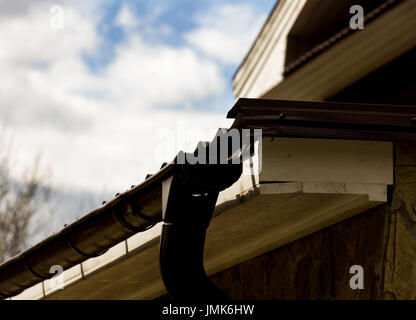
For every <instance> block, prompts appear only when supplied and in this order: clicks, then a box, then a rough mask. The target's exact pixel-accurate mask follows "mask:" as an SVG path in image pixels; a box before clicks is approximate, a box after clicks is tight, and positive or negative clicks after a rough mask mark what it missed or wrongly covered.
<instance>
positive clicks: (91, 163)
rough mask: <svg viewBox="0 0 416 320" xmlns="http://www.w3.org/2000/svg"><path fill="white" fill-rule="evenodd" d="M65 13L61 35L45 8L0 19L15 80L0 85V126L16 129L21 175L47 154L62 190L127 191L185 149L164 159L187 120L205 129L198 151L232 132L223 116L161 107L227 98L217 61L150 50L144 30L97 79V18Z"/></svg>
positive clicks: (186, 52) (176, 50)
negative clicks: (92, 64)
mask: <svg viewBox="0 0 416 320" xmlns="http://www.w3.org/2000/svg"><path fill="white" fill-rule="evenodd" d="M62 6H63V8H64V10H65V27H64V29H62V30H53V29H51V28H50V27H49V18H50V16H49V7H48V6H44V5H43V6H32V7H30V8H29V9H27V10H26V11H24V13H22V12H20V11H18V12H19V14H16V15H11V16H8V17H3V18H2V19H1V21H0V42H1V43H2V44H4V45H3V46H2V50H0V72H1V74H3V75H7V78H5V80H3V82H2V85H1V86H0V114H1V118H0V124H3V125H4V126H6V127H7V128H13V131H14V132H15V139H14V140H15V142H16V145H17V146H18V150H19V153H18V156H19V159H20V160H21V162H20V163H21V165H22V167H23V166H27V165H30V163H31V162H32V159H33V157H34V156H35V155H36V154H37V152H38V151H41V152H42V154H43V158H44V163H47V164H49V166H50V167H51V168H52V184H53V185H54V186H55V187H58V188H69V189H71V188H79V189H86V190H88V191H91V192H101V191H102V189H103V188H104V187H105V186H107V187H108V189H110V191H114V190H120V189H122V188H124V187H128V186H129V185H130V184H137V183H138V182H140V181H141V180H142V179H143V178H144V176H145V174H146V173H147V172H148V171H149V170H153V171H155V170H157V169H158V168H159V166H160V164H161V162H163V161H168V160H171V158H172V157H173V156H174V155H175V153H176V152H177V151H179V148H180V145H179V144H175V146H177V147H178V148H169V149H170V151H169V152H156V151H157V150H156V149H158V151H161V150H160V145H163V141H160V139H159V140H158V137H159V138H160V136H161V135H160V134H159V133H160V132H161V131H163V132H166V130H168V131H169V130H171V132H173V133H172V135H174V134H175V133H174V130H176V129H175V128H176V123H178V122H180V121H182V125H181V126H184V125H185V126H186V131H187V132H188V133H192V132H194V133H195V132H196V131H198V130H199V133H198V132H197V133H195V134H191V138H190V139H191V141H192V144H188V146H187V147H188V151H190V149H192V148H194V147H195V145H196V142H197V141H198V140H200V139H203V138H205V139H211V138H212V136H213V134H214V133H215V130H216V129H217V128H218V127H220V126H224V124H225V123H226V122H225V119H224V117H223V116H220V115H215V114H209V113H205V114H203V113H197V112H192V111H188V112H178V111H173V110H172V111H168V110H166V109H165V110H163V109H161V108H159V107H163V106H165V107H166V106H171V105H193V104H196V103H198V101H201V100H203V99H205V98H207V97H210V96H211V95H217V94H221V93H222V92H223V90H224V88H225V85H226V84H225V81H224V79H223V76H222V74H221V72H220V69H219V67H218V66H217V65H216V64H215V63H214V62H213V61H210V60H209V59H206V58H202V57H200V56H198V54H197V53H196V52H195V51H194V50H193V49H192V48H189V47H186V46H185V47H172V46H168V45H163V44H158V45H155V44H150V43H147V42H146V41H144V40H143V37H142V35H141V33H140V30H136V31H133V30H126V32H127V38H126V39H125V41H124V42H122V43H120V44H119V45H118V47H117V48H116V51H115V57H114V59H113V60H112V61H111V63H110V64H109V65H108V66H106V67H105V68H104V69H103V70H101V71H100V73H99V74H95V73H92V72H91V71H90V70H89V69H88V66H87V65H86V64H85V62H84V60H83V59H82V55H83V54H84V53H90V54H94V53H95V52H97V50H99V48H100V47H99V45H100V43H101V40H102V39H101V38H100V35H99V34H98V33H97V23H98V21H99V16H97V14H98V13H97V11H96V10H95V9H94V8H83V10H79V9H78V8H79V7H78V6H77V7H73V6H71V5H70V2H65V3H64V4H63V5H62ZM129 14H132V13H131V12H130V13H129ZM131 18H132V19H134V21H136V19H135V18H134V17H131ZM120 19H121V18H120ZM124 23H127V24H128V20H126V18H125V17H124ZM169 128H171V129H169ZM207 132H209V134H207ZM162 136H163V135H162ZM178 139H179V138H178ZM179 140H180V139H179ZM155 145H157V146H156V147H155ZM158 146H159V147H158ZM170 146H172V144H169V145H168V146H167V148H168V147H170ZM155 150H156V151H155ZM162 151H163V150H162ZM155 154H159V156H155Z"/></svg>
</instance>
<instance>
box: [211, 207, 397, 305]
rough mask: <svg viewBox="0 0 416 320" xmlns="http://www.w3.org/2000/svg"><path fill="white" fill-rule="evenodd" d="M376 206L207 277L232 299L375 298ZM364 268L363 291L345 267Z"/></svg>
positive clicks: (379, 229) (380, 254)
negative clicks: (353, 284) (353, 285)
mask: <svg viewBox="0 0 416 320" xmlns="http://www.w3.org/2000/svg"><path fill="white" fill-rule="evenodd" d="M388 216H389V210H388V208H387V207H386V206H379V207H377V208H374V209H372V210H369V211H367V212H365V213H362V214H359V215H357V216H355V217H352V218H350V219H348V220H345V221H343V222H341V223H338V224H336V225H333V226H331V227H329V228H326V229H323V230H321V231H319V232H316V233H314V234H312V235H310V236H308V237H305V238H302V239H300V240H297V241H295V242H292V243H290V244H288V245H285V246H283V247H281V248H278V249H276V250H274V251H271V252H269V253H266V254H263V255H261V256H259V257H257V258H254V259H251V260H249V261H246V262H244V263H242V264H240V265H237V266H235V267H233V268H230V269H228V270H225V271H223V272H220V273H218V274H216V275H214V276H213V277H212V280H213V281H214V282H215V283H216V284H217V285H218V286H219V287H220V288H222V289H223V290H224V292H226V293H227V294H228V296H229V297H230V298H232V299H375V298H378V297H380V295H381V294H382V293H381V291H380V289H381V287H382V286H381V284H382V279H383V277H382V275H383V258H384V247H385V244H386V241H387V235H386V234H385V230H386V229H387V228H386V223H387V221H386V219H387V218H388ZM355 264H359V265H361V266H362V267H363V268H364V272H365V275H364V288H365V289H364V290H352V289H351V288H350V286H349V280H350V278H351V276H352V275H350V274H349V269H350V267H351V266H352V265H355Z"/></svg>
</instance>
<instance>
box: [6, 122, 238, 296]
mask: <svg viewBox="0 0 416 320" xmlns="http://www.w3.org/2000/svg"><path fill="white" fill-rule="evenodd" d="M224 135H227V130H219V131H218V133H217V135H216V136H215V138H214V140H213V141H212V142H211V143H212V144H214V145H215V144H216V143H217V140H220V139H221V137H222V136H224ZM208 146H209V144H207V147H208ZM230 151H231V150H230ZM195 153H197V151H195ZM179 155H181V156H183V155H184V154H183V153H182V152H180V153H179V154H178V156H179ZM225 156H226V157H227V155H225ZM177 158H178V157H176V158H175V159H174V160H173V161H172V162H171V163H169V164H164V165H162V168H161V170H160V171H158V172H157V173H156V174H154V175H148V178H147V179H146V180H145V181H143V182H142V183H141V184H140V185H137V186H132V188H131V189H130V190H128V191H126V192H124V193H121V194H117V195H116V197H115V198H114V199H112V200H111V201H109V202H107V203H105V204H103V205H102V206H101V207H99V208H97V209H95V210H93V211H92V212H90V213H89V214H87V215H86V216H84V217H83V218H81V219H79V220H78V221H76V222H74V223H72V224H71V225H69V226H67V227H65V228H64V229H63V230H61V231H60V232H59V233H57V234H54V235H52V236H50V237H48V238H47V239H45V240H43V241H42V242H40V243H38V244H37V245H35V246H33V247H32V248H30V249H28V250H26V251H25V252H23V253H21V254H19V255H17V256H15V257H13V258H11V259H10V260H8V261H6V262H5V263H3V264H2V265H0V298H7V297H11V296H14V295H16V294H18V293H20V292H22V291H23V290H25V289H26V288H29V287H31V286H33V285H35V284H37V283H39V282H41V281H43V280H45V279H49V278H51V276H53V274H51V273H50V267H51V266H53V265H60V266H61V267H62V268H63V269H64V270H67V269H69V268H70V267H72V266H74V265H76V264H79V263H81V262H83V261H85V260H87V259H89V258H92V257H96V256H99V255H101V254H102V253H104V252H105V251H106V250H107V249H109V248H111V247H113V246H114V245H116V244H118V243H119V242H121V241H123V240H125V239H127V238H129V237H130V236H132V235H133V234H135V233H137V232H141V231H145V230H147V229H149V228H151V227H152V226H153V225H155V224H156V223H158V222H160V221H162V193H163V187H162V184H163V182H164V181H166V180H169V179H170V178H172V177H175V179H180V181H181V183H182V185H183V186H182V187H183V188H185V189H186V190H189V192H191V195H192V196H193V195H196V194H199V193H205V192H208V191H212V190H216V192H219V191H220V190H223V189H225V188H227V187H228V186H229V185H230V184H232V183H233V182H235V181H236V180H237V179H238V178H239V176H240V174H241V170H240V169H239V167H240V165H237V166H236V165H235V164H231V163H230V164H229V165H230V166H232V167H230V166H229V165H227V164H225V165H224V164H220V160H219V158H218V159H216V160H217V162H216V163H218V164H205V165H199V164H196V165H192V164H189V163H188V162H186V163H184V164H179V163H178V161H177ZM185 159H186V157H185ZM226 160H230V161H231V158H230V159H226ZM230 168H236V170H237V171H235V170H229V169H230ZM206 173H209V174H208V175H207V174H206ZM201 179H202V180H201ZM182 208H186V203H182ZM195 214H196V215H197V214H198V213H195ZM162 237H163V234H162Z"/></svg>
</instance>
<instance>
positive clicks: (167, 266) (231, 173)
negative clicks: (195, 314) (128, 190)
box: [160, 142, 243, 301]
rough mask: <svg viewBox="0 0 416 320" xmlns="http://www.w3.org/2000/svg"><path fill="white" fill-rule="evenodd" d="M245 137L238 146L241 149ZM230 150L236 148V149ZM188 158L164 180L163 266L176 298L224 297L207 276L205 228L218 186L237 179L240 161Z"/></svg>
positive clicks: (170, 293)
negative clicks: (206, 161)
mask: <svg viewBox="0 0 416 320" xmlns="http://www.w3.org/2000/svg"><path fill="white" fill-rule="evenodd" d="M241 146H242V144H241V142H240V144H239V146H238V148H239V150H240V151H241V149H242V147H241ZM228 154H229V155H232V154H235V152H233V151H232V150H229V151H228ZM230 158H232V156H230V157H229V158H228V159H227V162H226V164H220V163H218V164H203V165H200V164H194V165H191V164H185V165H182V166H179V165H178V170H175V173H174V174H173V175H172V176H171V177H169V178H168V179H166V180H165V181H163V183H162V220H163V226H162V234H161V240H160V270H161V274H162V278H163V282H164V284H165V287H166V289H167V291H168V294H169V296H170V297H171V298H172V299H173V300H179V301H180V300H186V301H225V300H228V298H227V296H226V295H225V294H224V293H223V292H222V291H221V290H220V289H219V288H218V287H217V286H216V285H215V284H214V283H212V282H211V280H210V279H209V278H208V277H207V275H206V272H205V269H204V264H203V256H204V246H205V236H206V230H207V228H208V226H209V223H210V221H211V217H212V215H213V212H214V209H215V204H216V202H217V199H218V195H219V192H220V191H222V190H224V189H226V188H228V187H229V186H231V185H232V184H233V183H234V182H236V181H237V180H238V179H239V177H240V175H241V173H242V159H243V158H242V157H241V159H240V161H239V163H238V164H233V163H232V162H231V159H230Z"/></svg>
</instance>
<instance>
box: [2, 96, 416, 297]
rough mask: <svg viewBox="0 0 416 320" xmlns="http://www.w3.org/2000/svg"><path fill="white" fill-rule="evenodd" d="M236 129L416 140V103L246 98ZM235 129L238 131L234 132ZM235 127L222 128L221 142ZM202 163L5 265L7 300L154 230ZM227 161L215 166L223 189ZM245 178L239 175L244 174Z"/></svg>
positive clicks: (152, 183)
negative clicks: (165, 206) (171, 191)
mask: <svg viewBox="0 0 416 320" xmlns="http://www.w3.org/2000/svg"><path fill="white" fill-rule="evenodd" d="M228 117H229V118H235V121H234V123H233V125H232V126H231V128H237V129H239V130H241V129H262V130H263V136H273V137H275V136H277V137H308V138H311V137H326V138H338V139H353V140H380V141H401V140H406V141H416V107H413V106H393V105H365V104H350V103H333V102H306V101H283V100H266V99H243V98H242V99H239V100H238V101H237V103H236V104H235V105H234V107H233V108H232V109H231V110H230V112H229V113H228ZM231 128H230V129H231ZM226 133H227V130H222V131H219V133H218V134H217V136H216V137H215V138H214V141H215V139H217V138H218V137H219V136H220V135H221V134H226ZM209 166H211V165H209V164H206V165H198V167H195V166H194V167H187V166H183V165H177V164H176V163H175V160H173V161H172V162H171V163H169V164H164V165H163V166H162V168H161V169H160V171H158V172H157V173H156V174H154V175H151V176H149V177H148V178H147V179H146V180H145V181H143V182H142V183H141V184H139V185H137V186H132V188H131V189H130V190H128V191H126V192H124V193H121V194H117V195H116V197H115V198H114V199H113V200H111V201H109V202H107V203H105V204H103V205H102V206H101V207H99V208H97V209H95V210H94V211H92V212H90V213H88V214H87V215H86V216H84V217H83V218H81V219H80V220H78V221H76V222H74V223H73V224H71V225H69V226H67V227H66V228H64V229H63V230H61V231H60V232H59V233H57V234H54V235H52V236H51V237H49V238H47V239H45V240H44V241H42V242H40V243H39V244H37V245H35V246H34V247H32V248H30V249H28V250H27V251H25V252H23V253H21V254H19V255H18V256H15V257H14V258H12V259H10V260H9V261H7V262H5V263H3V264H2V265H0V294H1V296H2V297H3V298H5V297H10V296H13V295H16V294H18V293H19V292H21V291H23V290H24V289H26V288H28V287H31V286H33V285H35V284H36V283H39V282H41V281H42V280H44V279H47V278H50V277H51V274H50V273H49V268H50V266H51V265H56V264H58V265H61V266H62V267H63V268H64V269H68V268H70V267H72V266H74V265H76V264H78V263H80V262H82V261H85V260H86V259H88V258H91V257H94V256H97V255H100V254H102V253H103V252H105V251H106V250H107V249H109V248H111V247H112V246H114V245H116V244H117V243H119V242H121V241H123V240H124V239H126V238H128V237H130V236H132V235H133V234H135V233H138V232H142V231H144V230H147V229H148V228H150V227H152V226H153V225H154V224H155V223H156V222H159V221H161V212H162V200H161V197H162V182H163V181H164V180H166V179H167V178H169V177H170V176H171V175H172V174H174V173H175V172H176V173H177V172H179V173H183V175H184V179H186V180H187V183H191V184H193V185H198V181H197V179H195V177H198V170H205V169H207V168H208V167H209ZM224 168H225V167H224V166H222V167H221V165H219V166H214V167H210V170H211V171H210V174H209V175H207V176H208V177H211V179H213V180H214V181H218V180H219V181H218V182H217V184H218V186H219V188H223V189H224V188H226V187H227V184H225V183H224V182H222V179H221V177H223V176H224ZM236 178H237V177H236Z"/></svg>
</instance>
